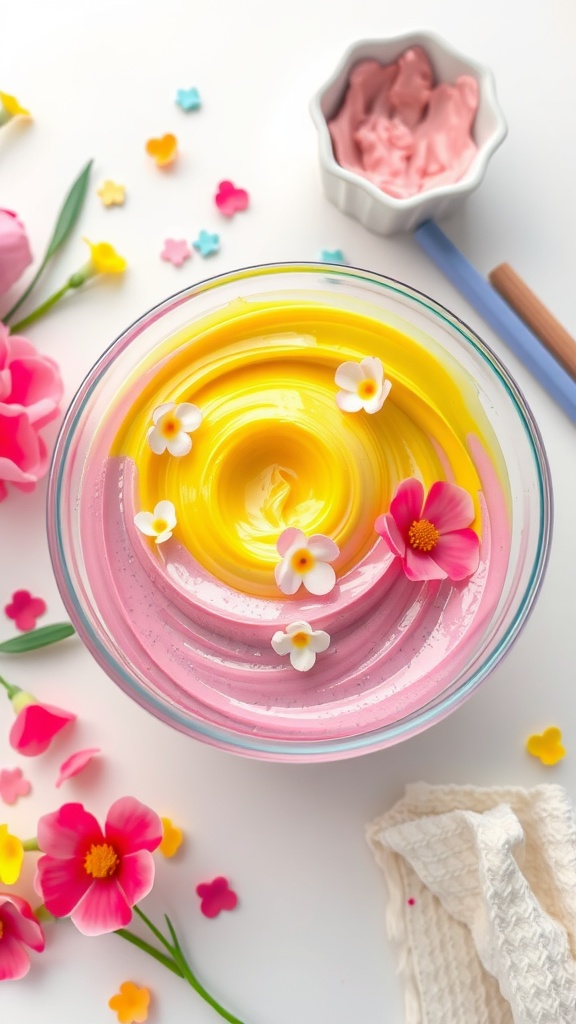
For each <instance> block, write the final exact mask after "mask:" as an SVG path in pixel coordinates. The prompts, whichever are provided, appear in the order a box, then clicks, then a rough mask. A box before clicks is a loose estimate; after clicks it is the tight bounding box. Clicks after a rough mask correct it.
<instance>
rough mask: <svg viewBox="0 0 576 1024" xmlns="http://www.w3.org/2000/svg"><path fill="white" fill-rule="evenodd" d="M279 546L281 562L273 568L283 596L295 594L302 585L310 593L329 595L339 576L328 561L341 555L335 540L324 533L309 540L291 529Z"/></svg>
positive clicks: (282, 535) (286, 532)
mask: <svg viewBox="0 0 576 1024" xmlns="http://www.w3.org/2000/svg"><path fill="white" fill-rule="evenodd" d="M276 547H277V548H278V552H279V554H280V555H282V561H281V562H279V563H278V565H277V566H276V567H275V569H274V578H275V580H276V583H277V584H278V586H279V587H280V590H281V591H282V593H283V594H295V593H296V591H297V590H298V589H299V587H300V585H301V584H302V583H303V584H304V586H305V587H306V590H309V591H310V593H311V594H316V595H318V596H319V595H321V594H329V593H330V591H331V590H332V588H333V586H334V584H335V583H336V573H335V572H334V569H333V568H332V566H331V565H328V562H333V561H334V559H335V558H337V557H338V555H339V554H340V548H339V547H338V545H337V544H335V543H334V541H333V540H330V538H329V537H325V536H324V534H322V533H315V534H314V535H313V536H312V537H307V536H306V534H305V533H303V532H302V530H297V529H295V527H293V526H290V527H289V528H288V529H287V530H284V533H282V534H281V535H280V537H279V538H278V543H277V545H276Z"/></svg>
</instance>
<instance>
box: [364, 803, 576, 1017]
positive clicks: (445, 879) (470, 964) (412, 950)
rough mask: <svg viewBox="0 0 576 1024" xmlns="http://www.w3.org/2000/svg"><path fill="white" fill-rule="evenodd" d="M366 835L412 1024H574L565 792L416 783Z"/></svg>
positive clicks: (571, 834)
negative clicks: (384, 895)
mask: <svg viewBox="0 0 576 1024" xmlns="http://www.w3.org/2000/svg"><path fill="white" fill-rule="evenodd" d="M367 836H368V842H369V843H370V846H371V847H372V849H373V851H374V854H375V856H376V860H377V862H378V864H379V865H380V867H381V868H382V870H383V872H384V875H385V878H386V883H387V888H388V896H389V902H388V909H387V924H388V931H389V935H390V937H391V938H392V939H394V940H395V941H397V942H398V943H399V945H400V951H401V969H402V972H403V975H404V980H405V985H406V1024H576V822H575V819H574V813H573V810H572V806H571V803H570V799H569V797H568V795H567V793H566V792H565V791H564V790H563V789H562V788H561V787H560V786H538V787H537V788H535V789H532V790H525V789H499V788H497V789H476V788H474V787H472V786H469V787H458V786H428V785H426V784H425V783H416V784H413V785H410V786H407V787H406V791H405V795H404V797H403V799H401V800H400V801H399V802H398V803H397V804H395V805H394V807H392V808H391V810H389V811H388V812H387V813H386V814H384V815H383V816H382V817H381V818H378V819H377V820H376V821H374V822H372V824H371V825H369V826H368V829H367Z"/></svg>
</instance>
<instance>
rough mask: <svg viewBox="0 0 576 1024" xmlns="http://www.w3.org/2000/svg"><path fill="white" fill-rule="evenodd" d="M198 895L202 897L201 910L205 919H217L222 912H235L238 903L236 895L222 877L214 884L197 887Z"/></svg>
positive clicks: (205, 883) (209, 883)
mask: <svg viewBox="0 0 576 1024" xmlns="http://www.w3.org/2000/svg"><path fill="white" fill-rule="evenodd" d="M196 893H197V895H198V896H199V897H200V910H201V912H202V913H203V914H204V917H217V915H218V914H219V913H220V911H221V910H234V907H235V906H236V904H237V903H238V897H237V895H236V893H235V892H234V890H233V889H231V888H230V885H229V883H228V879H227V878H224V877H223V876H222V875H220V876H219V877H218V878H215V879H214V880H213V881H212V882H202V883H201V884H200V885H197V886H196Z"/></svg>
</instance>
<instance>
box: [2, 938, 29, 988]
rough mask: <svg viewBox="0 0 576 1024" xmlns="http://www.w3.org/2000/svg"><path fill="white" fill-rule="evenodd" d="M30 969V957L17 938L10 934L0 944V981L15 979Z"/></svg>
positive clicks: (21, 976)
mask: <svg viewBox="0 0 576 1024" xmlns="http://www.w3.org/2000/svg"><path fill="white" fill-rule="evenodd" d="M29 970H30V957H29V956H28V953H27V952H26V950H25V949H24V947H23V946H22V945H21V944H20V943H19V942H18V940H17V939H16V938H15V937H14V936H13V935H10V934H7V935H4V936H3V937H2V943H1V944H0V981H17V980H18V978H23V977H24V976H25V975H26V974H28V971H29Z"/></svg>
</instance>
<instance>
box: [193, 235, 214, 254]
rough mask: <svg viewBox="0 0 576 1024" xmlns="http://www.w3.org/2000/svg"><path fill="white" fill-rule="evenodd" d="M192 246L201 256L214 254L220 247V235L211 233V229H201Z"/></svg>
mask: <svg viewBox="0 0 576 1024" xmlns="http://www.w3.org/2000/svg"><path fill="white" fill-rule="evenodd" d="M192 246H193V247H194V249H195V250H196V252H199V253H200V255H201V256H204V257H206V256H213V255H214V253H216V252H218V250H219V249H220V235H211V234H210V232H209V231H201V232H200V234H199V235H198V238H197V239H196V241H195V242H192Z"/></svg>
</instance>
